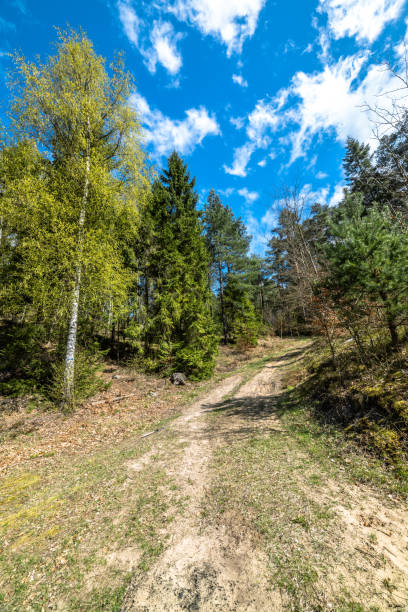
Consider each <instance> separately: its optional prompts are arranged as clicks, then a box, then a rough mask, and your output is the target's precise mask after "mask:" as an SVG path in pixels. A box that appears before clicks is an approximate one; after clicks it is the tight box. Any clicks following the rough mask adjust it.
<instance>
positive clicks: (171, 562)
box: [122, 367, 282, 612]
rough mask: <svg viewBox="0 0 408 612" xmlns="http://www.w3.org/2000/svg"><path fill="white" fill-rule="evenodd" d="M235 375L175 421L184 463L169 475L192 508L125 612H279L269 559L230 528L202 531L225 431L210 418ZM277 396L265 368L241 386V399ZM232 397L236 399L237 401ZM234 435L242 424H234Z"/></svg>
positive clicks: (136, 583) (137, 582)
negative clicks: (211, 473)
mask: <svg viewBox="0 0 408 612" xmlns="http://www.w3.org/2000/svg"><path fill="white" fill-rule="evenodd" d="M240 382H241V377H240V376H232V377H230V378H228V379H226V380H225V381H223V382H222V383H221V384H219V385H218V386H217V387H215V388H214V389H213V390H212V391H211V393H210V394H209V395H208V396H207V397H205V399H204V400H202V401H200V402H199V403H196V404H194V405H193V406H191V407H190V408H189V409H188V410H187V412H186V413H185V414H184V415H183V416H182V417H180V418H179V419H177V421H175V422H174V424H173V428H174V430H175V431H176V433H177V437H178V438H179V440H181V441H184V442H186V443H187V445H186V448H185V451H184V455H183V458H182V461H181V464H179V465H176V466H174V467H173V469H171V468H170V470H169V471H170V473H171V475H172V476H173V477H174V476H175V477H176V478H177V480H178V482H179V484H180V486H181V487H182V490H183V491H184V492H185V493H186V495H188V499H189V501H188V508H187V510H186V511H185V512H184V514H183V516H181V517H180V518H179V519H177V520H176V521H175V523H173V525H172V533H171V536H170V545H169V546H168V548H167V550H166V551H165V553H164V554H163V556H162V557H161V558H160V560H159V561H158V563H157V564H156V565H155V566H154V567H153V568H152V570H151V571H150V572H149V573H148V574H147V576H146V575H145V574H143V575H142V574H140V575H136V576H135V577H134V580H133V581H132V584H131V586H130V588H129V591H128V593H127V595H126V598H125V601H124V604H123V607H122V611H123V612H130V611H134V612H136V611H137V612H142V611H144V612H147V611H149V612H165V611H171V612H176V611H181V610H184V611H185V610H187V611H193V610H201V611H202V612H214V610H217V611H227V610H228V611H233V610H239V611H244V610H245V611H248V612H250V611H259V610H280V609H282V607H281V602H280V596H279V594H278V593H275V592H271V591H270V589H269V588H268V583H267V579H266V576H267V573H268V572H267V569H266V558H264V557H263V556H262V555H261V554H260V552H259V551H256V550H254V549H253V548H252V546H251V544H250V542H247V541H246V540H245V539H242V540H240V541H237V539H236V538H232V537H231V535H230V534H229V533H227V531H226V529H225V527H223V526H221V527H217V528H215V527H208V526H207V527H203V526H202V521H201V512H202V501H203V497H204V494H205V488H206V486H207V484H208V470H207V467H208V462H209V460H210V459H211V455H212V451H213V449H214V447H215V446H216V445H217V444H218V443H220V442H222V441H223V433H222V431H220V432H217V431H215V432H214V430H213V429H210V428H209V427H208V423H207V420H206V419H205V415H206V414H207V413H208V412H209V411H211V410H213V409H217V406H219V405H220V403H221V401H222V399H223V398H224V397H225V396H226V395H230V394H231V393H232V392H233V390H234V389H235V388H236V387H237V386H238V385H239V384H240ZM278 389H279V373H278V370H276V369H272V368H269V367H266V368H265V369H264V370H262V372H261V373H259V374H258V375H257V376H255V377H254V378H253V379H252V380H251V381H249V382H248V383H246V384H244V385H243V386H242V387H241V388H240V389H239V390H238V392H237V393H236V395H235V396H236V397H243V396H244V395H245V396H249V397H254V396H255V395H257V394H266V393H268V394H270V393H271V392H272V393H274V392H276V390H278ZM235 396H234V397H235ZM230 425H231V430H233V429H234V426H235V427H237V428H238V427H239V426H240V425H239V419H238V418H234V419H232V420H231V421H230Z"/></svg>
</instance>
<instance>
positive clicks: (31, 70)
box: [10, 31, 149, 407]
mask: <svg viewBox="0 0 408 612" xmlns="http://www.w3.org/2000/svg"><path fill="white" fill-rule="evenodd" d="M14 62H15V69H14V72H13V74H12V76H11V79H10V84H11V87H12V89H13V92H14V102H13V106H12V120H13V125H14V129H15V132H16V135H17V137H18V138H20V139H21V138H22V137H24V138H29V139H33V140H34V141H35V142H36V143H37V144H38V147H39V149H40V150H41V151H43V152H44V153H45V156H46V158H48V159H49V161H50V167H49V171H48V172H49V176H48V185H49V189H50V192H51V193H52V197H53V199H54V201H55V202H58V205H57V206H56V210H54V211H53V210H48V214H49V216H50V218H51V217H53V216H55V214H56V215H57V217H58V218H59V220H60V221H61V229H63V231H64V234H65V235H60V236H55V234H56V232H52V235H51V236H50V239H51V240H54V246H55V248H58V246H57V243H58V239H59V238H60V239H61V245H62V247H63V250H62V252H61V253H60V259H61V260H63V261H64V266H63V267H64V268H65V270H66V273H65V274H64V275H63V276H64V279H63V284H64V286H65V287H66V299H65V320H66V329H67V330H66V350H65V368H64V385H63V387H64V388H63V403H64V405H65V406H67V407H70V406H72V404H73V402H74V396H75V389H74V380H75V377H74V373H75V353H76V345H77V335H78V324H79V319H80V312H81V304H86V306H87V309H88V311H89V308H90V305H92V303H94V302H95V301H99V303H101V304H103V303H104V302H110V303H111V304H112V302H114V301H115V296H116V297H117V298H119V299H122V300H123V299H125V295H124V292H125V289H126V285H127V283H128V282H129V278H127V271H126V269H125V267H124V262H123V253H122V252H121V248H120V242H121V241H123V240H125V241H126V239H127V237H129V236H130V234H134V232H135V228H136V223H137V203H138V202H140V201H141V199H142V198H143V197H144V195H145V194H146V193H147V190H148V185H149V181H148V173H147V171H146V165H145V159H144V155H143V152H142V149H141V146H140V137H139V125H138V121H137V117H136V115H135V112H134V110H133V109H132V108H131V107H130V105H129V104H128V98H129V95H130V92H131V89H132V80H131V77H130V75H129V74H127V73H126V72H125V71H124V67H123V61H122V58H121V57H119V58H118V59H117V61H116V62H115V64H114V65H112V66H110V70H109V71H108V70H107V68H106V66H105V61H104V59H103V58H102V57H100V56H98V55H97V54H96V53H95V51H94V49H93V46H92V43H91V42H90V41H89V39H88V38H87V37H86V36H85V35H84V34H83V33H76V32H74V31H69V32H65V33H64V32H60V33H59V36H58V43H57V52H56V54H55V55H53V56H51V57H49V58H48V60H47V62H46V63H41V62H40V61H39V60H38V61H37V62H28V61H26V60H25V59H24V58H23V57H21V56H20V55H18V54H16V55H15V56H14ZM128 235H129V236H128ZM60 289H61V291H62V292H63V289H62V287H60ZM63 301H64V300H63ZM111 310H112V308H111Z"/></svg>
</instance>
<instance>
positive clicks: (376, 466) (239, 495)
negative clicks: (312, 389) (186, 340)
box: [202, 355, 408, 612]
mask: <svg viewBox="0 0 408 612" xmlns="http://www.w3.org/2000/svg"><path fill="white" fill-rule="evenodd" d="M273 357H274V358H276V355H274V356H273ZM270 360H271V356H268V357H266V358H265V359H262V360H259V361H258V362H257V363H254V364H251V367H250V368H247V369H246V372H248V370H250V372H251V375H253V374H254V373H256V371H257V370H258V369H260V368H261V367H262V366H263V365H265V363H266V362H268V361H270ZM296 368H299V364H297V365H295V366H293V365H289V369H291V370H295V369H296ZM255 403H256V400H255ZM275 409H276V413H277V415H278V416H279V419H280V422H281V425H282V430H281V431H280V430H278V429H275V430H272V431H270V433H269V434H266V433H265V432H262V425H260V427H261V431H258V432H257V431H256V430H255V431H254V432H253V434H245V435H243V436H242V437H239V436H237V437H236V438H235V439H234V440H233V441H232V442H231V443H229V444H228V445H226V446H224V447H222V448H220V449H219V450H218V452H217V453H216V455H215V457H214V459H213V463H212V467H211V473H212V484H211V487H210V489H209V490H208V493H207V497H206V499H205V500H204V503H203V514H202V516H203V520H205V521H206V522H208V523H214V522H215V523H218V524H220V525H227V527H228V529H229V530H230V531H231V532H232V533H233V534H234V533H236V535H237V537H242V534H243V533H245V537H248V538H252V539H253V542H254V545H255V546H260V547H261V548H262V549H263V550H264V551H265V552H266V554H267V556H268V559H269V571H270V581H271V585H273V587H274V588H279V589H280V590H281V591H282V592H283V593H284V594H285V597H287V601H288V604H287V606H288V608H287V609H288V610H293V611H299V612H300V611H301V612H304V611H307V610H310V611H312V610H313V611H317V610H319V611H321V612H323V611H326V610H329V609H332V610H336V611H337V610H338V611H344V612H346V611H350V612H351V611H355V612H359V611H362V612H366V611H374V610H380V609H382V608H378V607H376V606H375V605H374V604H373V605H372V606H370V603H369V604H368V607H367V602H370V586H369V584H368V583H367V584H366V585H364V581H363V586H361V588H360V586H359V585H358V584H357V583H353V585H352V587H350V585H347V584H346V583H344V584H343V582H342V578H341V572H342V571H343V573H344V574H345V575H346V576H347V574H348V573H350V574H351V575H352V574H353V571H356V572H357V571H358V570H359V567H360V564H361V558H359V557H358V555H357V556H356V557H353V553H352V546H353V543H350V544H349V548H348V549H347V548H346V547H345V546H344V545H343V535H344V534H343V533H342V531H341V529H340V528H339V521H338V515H337V513H336V505H337V503H338V501H339V500H340V501H341V503H342V504H343V505H344V506H345V507H347V506H348V505H349V506H350V507H351V506H352V504H353V503H354V502H353V499H352V497H351V496H350V494H349V492H348V491H349V490H351V489H350V487H352V486H353V485H354V484H355V483H366V484H369V485H370V486H372V487H373V488H375V489H376V490H377V491H378V490H380V491H383V494H391V495H393V496H395V497H397V496H399V497H404V498H406V497H407V494H408V483H407V481H406V479H404V478H400V477H399V475H398V473H396V472H395V471H393V470H392V469H389V468H387V466H385V465H384V463H383V462H381V461H380V460H378V459H376V458H375V457H373V456H372V455H369V454H364V453H363V452H362V451H361V448H359V447H358V446H357V445H354V444H353V443H351V442H350V441H349V440H347V439H346V438H345V436H344V434H343V433H342V432H341V431H339V430H336V429H335V428H329V427H323V426H322V425H321V423H319V422H317V421H316V420H315V419H314V418H313V410H312V407H311V406H307V405H305V403H304V400H303V399H302V398H301V396H300V394H299V393H298V391H297V390H296V389H294V390H291V389H289V390H287V391H286V392H284V393H283V394H282V396H281V398H280V400H279V401H278V402H277V403H276V405H275ZM237 411H239V403H238V404H237V402H236V400H232V399H230V398H226V399H225V400H224V402H223V405H222V406H221V407H220V409H219V410H218V411H216V412H213V413H211V414H209V415H208V420H209V424H210V425H211V426H212V427H214V429H217V427H218V424H217V420H219V419H222V420H224V422H223V426H225V427H226V426H227V422H228V418H230V417H231V416H232V415H233V414H235V413H236V412H237ZM243 411H244V412H243V415H241V416H240V418H243V419H245V407H243ZM245 429H246V426H245V423H244V424H243V430H244V431H245ZM328 482H332V483H333V484H334V485H335V487H337V490H336V491H334V490H333V491H330V488H328V486H327V485H328ZM371 542H373V540H372V539H371ZM350 555H351V556H350ZM377 562H378V563H381V560H378V561H377ZM382 562H384V560H383V561H382ZM337 566H339V567H340V568H343V569H342V570H341V571H340V570H339V569H338V567H337ZM339 571H340V574H339V575H340V578H339V579H338V583H337V584H335V585H333V586H331V581H332V576H333V575H337V574H338V573H339ZM350 589H351V591H352V592H351V593H350V592H349V590H350ZM379 590H380V591H381V596H384V597H386V591H390V589H389V588H388V587H387V585H385V584H383V585H382V589H381V588H380V589H379ZM384 593H385V595H384Z"/></svg>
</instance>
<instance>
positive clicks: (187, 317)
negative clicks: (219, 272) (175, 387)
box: [143, 152, 217, 379]
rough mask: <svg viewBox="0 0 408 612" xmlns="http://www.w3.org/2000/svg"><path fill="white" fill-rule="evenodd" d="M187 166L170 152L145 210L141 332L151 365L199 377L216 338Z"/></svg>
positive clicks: (210, 363)
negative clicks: (148, 236) (145, 289)
mask: <svg viewBox="0 0 408 612" xmlns="http://www.w3.org/2000/svg"><path fill="white" fill-rule="evenodd" d="M194 186H195V179H194V178H193V179H191V178H190V175H189V172H188V170H187V166H186V164H185V163H184V162H183V160H182V159H181V158H180V157H179V155H178V154H177V153H176V152H174V153H172V155H171V156H170V157H169V159H168V168H167V169H166V170H164V171H163V173H162V174H161V175H160V179H159V180H156V181H155V183H154V184H153V188H152V196H151V198H150V204H149V207H148V211H146V212H147V214H148V217H149V219H148V222H147V223H148V225H149V226H150V227H151V228H152V246H151V249H150V258H149V264H148V268H147V276H146V279H145V284H146V283H147V284H149V285H151V286H152V287H153V290H152V292H151V293H150V295H149V296H147V297H146V304H147V308H148V317H147V322H146V326H145V329H144V331H143V335H144V344H145V347H146V348H145V350H146V357H148V358H150V359H151V360H152V365H157V366H158V367H160V368H163V367H165V368H166V369H169V370H181V371H183V372H186V373H187V374H189V375H190V377H191V378H195V379H198V378H203V377H205V376H208V375H209V374H211V373H212V371H213V369H214V365H215V360H214V356H215V352H216V346H217V336H216V334H215V330H214V325H213V322H212V319H211V313H210V303H211V295H210V288H209V284H208V266H209V257H208V253H207V250H206V246H205V241H204V238H203V236H202V230H203V227H202V223H201V221H200V216H199V212H198V211H197V201H198V196H197V194H196V193H195V191H194Z"/></svg>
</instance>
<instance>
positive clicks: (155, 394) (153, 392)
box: [149, 391, 157, 397]
mask: <svg viewBox="0 0 408 612" xmlns="http://www.w3.org/2000/svg"><path fill="white" fill-rule="evenodd" d="M149 395H151V396H152V397H157V392H156V391H149Z"/></svg>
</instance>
